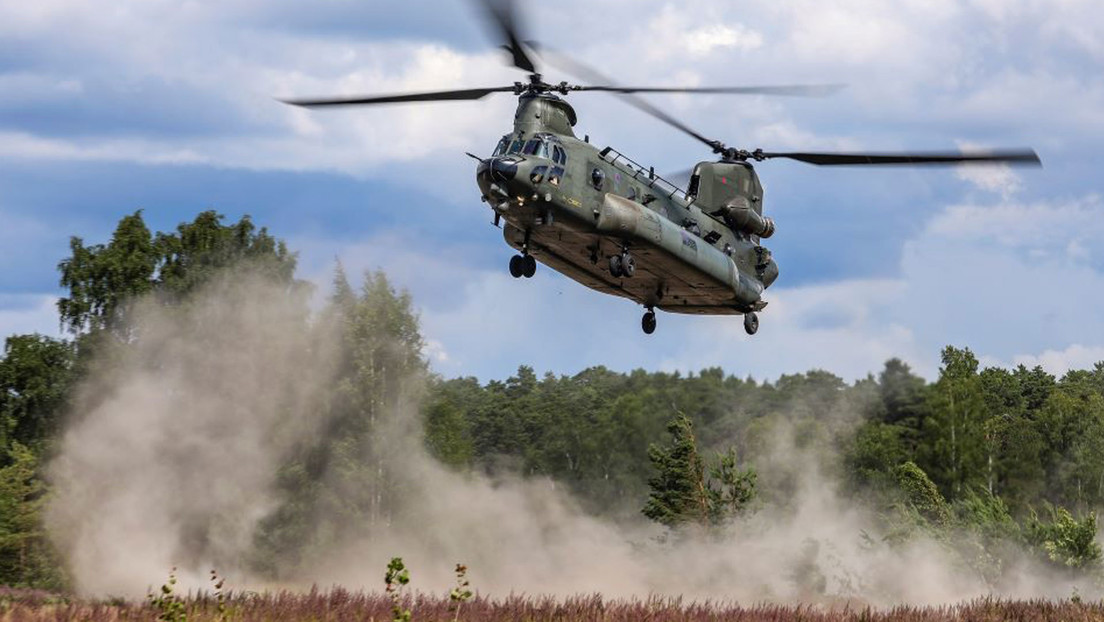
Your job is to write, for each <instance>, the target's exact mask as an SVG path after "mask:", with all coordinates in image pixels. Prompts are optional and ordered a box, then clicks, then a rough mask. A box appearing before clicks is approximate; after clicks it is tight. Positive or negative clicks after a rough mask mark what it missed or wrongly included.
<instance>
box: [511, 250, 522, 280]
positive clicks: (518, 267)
mask: <svg viewBox="0 0 1104 622" xmlns="http://www.w3.org/2000/svg"><path fill="white" fill-rule="evenodd" d="M524 264H525V258H524V257H522V256H521V255H514V256H513V257H511V258H510V276H512V277H514V278H515V279H519V278H521V275H523V274H525V266H524Z"/></svg>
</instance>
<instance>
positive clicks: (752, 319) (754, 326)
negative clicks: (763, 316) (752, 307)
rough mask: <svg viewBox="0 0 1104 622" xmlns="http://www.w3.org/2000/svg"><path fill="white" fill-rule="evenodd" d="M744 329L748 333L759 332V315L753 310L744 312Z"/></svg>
mask: <svg viewBox="0 0 1104 622" xmlns="http://www.w3.org/2000/svg"><path fill="white" fill-rule="evenodd" d="M744 331H745V332H746V333H747V334H749V335H754V334H755V333H757V332H759V316H758V315H756V314H755V312H750V313H745V314H744Z"/></svg>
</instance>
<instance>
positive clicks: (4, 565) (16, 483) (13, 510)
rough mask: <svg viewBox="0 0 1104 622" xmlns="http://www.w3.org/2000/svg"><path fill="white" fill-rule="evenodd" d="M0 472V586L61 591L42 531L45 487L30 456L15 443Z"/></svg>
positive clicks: (56, 567)
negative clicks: (8, 460) (8, 462)
mask: <svg viewBox="0 0 1104 622" xmlns="http://www.w3.org/2000/svg"><path fill="white" fill-rule="evenodd" d="M7 453H8V456H9V459H10V461H11V463H10V464H9V465H8V466H6V467H3V468H0V585H10V586H14V587H38V588H45V589H52V590H62V589H64V588H65V587H66V581H65V577H64V575H63V573H62V571H61V566H60V564H59V563H58V557H57V554H56V553H55V551H54V549H53V546H52V545H51V543H50V540H49V538H48V537H47V535H46V533H45V530H44V529H43V527H42V508H43V505H44V504H45V502H46V484H45V482H43V480H42V479H40V478H39V476H38V474H37V468H38V460H37V458H36V457H35V455H34V453H33V452H32V451H31V450H30V449H28V448H27V447H24V446H23V445H21V444H20V443H18V442H13V443H11V445H9V446H8V447H7Z"/></svg>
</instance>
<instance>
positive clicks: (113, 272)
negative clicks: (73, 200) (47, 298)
mask: <svg viewBox="0 0 1104 622" xmlns="http://www.w3.org/2000/svg"><path fill="white" fill-rule="evenodd" d="M69 250H70V252H71V253H72V254H71V256H70V257H69V258H68V259H65V260H63V261H62V262H61V263H60V264H58V270H59V271H61V286H62V287H65V288H67V289H68V290H69V295H68V296H67V297H64V298H61V299H60V300H58V313H59V314H60V315H61V321H62V323H63V324H64V325H66V326H67V327H68V328H69V330H70V331H72V332H73V333H74V334H76V333H79V332H82V331H85V330H95V329H109V330H122V329H123V328H124V324H125V316H126V313H127V307H128V305H129V303H130V301H132V300H134V299H135V298H136V297H137V296H140V295H142V294H145V293H147V292H149V291H150V290H151V289H152V288H153V279H154V275H155V274H156V272H157V261H158V257H157V251H156V249H155V248H154V243H153V237H152V235H151V234H150V230H149V228H148V227H146V223H145V221H144V220H143V219H142V211H141V210H139V211H137V212H135V213H133V214H131V215H130V216H126V217H124V218H123V219H122V220H120V221H119V225H118V226H117V227H116V228H115V233H114V234H113V235H112V237H111V242H109V243H108V244H106V245H104V244H95V245H92V246H85V245H84V241H83V240H81V239H80V238H78V237H73V238H71V239H70V240H69Z"/></svg>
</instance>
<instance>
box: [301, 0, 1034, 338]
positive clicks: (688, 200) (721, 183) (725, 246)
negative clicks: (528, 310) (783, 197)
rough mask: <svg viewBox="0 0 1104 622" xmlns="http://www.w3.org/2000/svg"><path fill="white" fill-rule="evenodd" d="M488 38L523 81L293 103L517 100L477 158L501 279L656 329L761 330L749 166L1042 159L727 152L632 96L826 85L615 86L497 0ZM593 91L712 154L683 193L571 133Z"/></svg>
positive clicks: (757, 200) (764, 256) (491, 4)
mask: <svg viewBox="0 0 1104 622" xmlns="http://www.w3.org/2000/svg"><path fill="white" fill-rule="evenodd" d="M482 6H483V8H484V10H485V12H486V14H487V15H488V17H489V19H488V20H487V21H488V23H490V24H491V25H492V31H493V32H494V33H495V34H496V35H497V36H499V37H501V38H502V41H503V46H502V47H503V48H504V49H505V50H506V51H507V52H508V54H509V56H510V61H511V63H512V64H513V66H514V67H516V68H518V69H520V70H522V71H525V72H527V73H528V80H527V81H525V82H515V83H514V84H513V85H510V86H500V87H489V88H472V89H463V90H452V91H434V92H422V93H406V94H396V95H380V96H367V97H351V98H350V97H342V98H326V99H292V100H283V101H284V102H285V103H288V104H293V105H297V106H306V107H323V106H349V105H369V104H398V103H408V102H430V101H458V100H477V99H482V98H483V97H486V96H487V95H490V94H492V93H510V94H512V95H514V96H516V97H517V98H518V105H517V110H516V112H515V114H514V119H513V128H512V129H511V131H510V132H509V133H507V134H506V135H504V136H503V137H502V138H501V139H500V140H499V142H498V145H497V146H496V147H495V149H494V151H493V153H492V154H491V155H490V156H489V157H487V158H480V157H478V156H475V155H472V154H470V153H469V154H467V155H469V156H471V157H473V158H475V159H476V160H478V161H479V163H478V165H477V166H476V183H477V184H478V186H479V190H480V194H481V199H482V201H483V202H485V203H487V204H488V205H489V206H490V208H491V210H492V211H493V221H494V224H495V225H496V226H497V225H501V226H502V232H503V236H504V237H505V240H506V243H507V244H509V245H510V246H512V247H513V248H514V249H516V250H517V251H518V254H516V255H514V256H513V257H511V258H510V262H509V269H510V274H511V275H512V276H514V277H515V278H521V277H525V278H529V277H532V276H533V275H534V274H535V272H536V268H537V262H538V261H540V262H541V263H543V264H545V265H546V266H548V267H550V268H552V269H553V270H556V271H557V272H560V273H561V274H564V275H566V276H568V277H570V278H571V279H573V280H575V281H577V282H579V283H581V284H583V285H586V286H587V287H590V288H591V289H594V290H597V291H599V292H602V293H606V294H612V295H615V296H622V297H625V298H628V299H630V300H633V301H635V302H637V303H639V304H641V305H643V306H644V308H645V310H646V312H645V313H644V316H643V318H642V319H641V327H642V329H643V331H644V332H645V333H646V334H652V333H653V332H654V331H655V329H656V314H655V309H661V310H663V311H668V312H672V313H691V314H701V315H743V320H744V329H745V331H746V332H747V333H748V334H749V335H754V334H755V333H756V332H757V331H758V329H759V318H758V315H757V313H758V312H759V311H762V309H763V308H764V307H766V305H767V302H766V301H765V300H763V298H762V295H763V292H764V290H766V289H767V288H768V287H770V286H771V284H772V283H774V282H775V280H776V279H777V278H778V264H777V263H776V262H775V261H774V259H773V257H772V256H771V252H770V251H769V250H768V249H767V248H766V247H765V246H763V245H762V244H761V242H762V240H763V239H766V238H769V237H771V236H772V235H773V234H774V233H775V225H774V221H773V220H771V219H770V218H769V217H766V216H764V215H763V186H762V184H761V183H760V181H759V176H758V175H757V174H756V172H755V168H754V166H753V165H752V162H753V161H754V162H763V161H766V160H770V159H775V158H788V159H791V160H798V161H801V162H807V163H809V164H815V165H821V166H825V165H828V166H831V165H927V164H956V163H971V162H973V163H976V162H1010V163H1020V164H1036V165H1037V164H1040V161H1039V158H1038V156H1037V155H1036V154H1035V152H1034V151H1032V150H1030V149H1022V150H1004V151H991V152H988V153H975V154H965V153H959V152H953V153H952V152H946V153H933V152H920V153H812V152H767V151H763V150H762V149H755V150H751V151H749V150H744V149H736V148H731V147H728V146H726V145H725V144H724V143H723V142H721V141H719V140H715V139H710V138H707V137H705V136H703V135H701V134H699V133H698V132H695V131H694V130H692V129H690V128H689V127H688V126H686V125H684V124H683V123H681V122H680V121H678V120H676V119H674V118H673V117H671V116H670V115H668V114H666V113H664V112H663V111H661V110H659V109H658V108H656V107H654V106H653V105H651V104H650V103H648V102H647V101H646V100H644V99H643V98H640V97H638V96H637V95H636V94H637V93H713V94H757V95H783V96H818V95H825V94H828V93H830V92H832V91H835V90H837V89H838V88H839V86H838V85H794V86H742V87H704V88H663V87H624V86H617V85H615V84H614V83H613V82H612V81H611V80H609V79H608V78H606V77H605V76H602V75H601V74H599V73H598V72H597V71H595V70H593V69H591V68H589V67H587V66H585V65H583V64H582V63H579V62H577V61H574V60H572V59H570V58H568V57H567V56H565V55H562V54H559V53H556V52H552V51H551V50H548V49H545V48H543V47H542V46H538V45H537V44H535V43H533V42H531V41H529V40H527V39H523V38H522V36H521V35H520V33H519V28H518V21H517V19H516V15H515V13H514V11H513V4H512V3H511V2H510V1H509V0H502V1H495V0H483V2H482ZM538 58H540V59H541V60H544V61H549V60H550V59H552V60H553V61H554V64H557V65H559V66H561V67H564V68H565V70H566V72H567V73H571V74H574V75H577V76H580V77H583V78H584V79H586V80H587V81H588V82H591V84H586V85H579V84H569V83H568V82H566V81H563V82H559V83H549V82H546V81H545V80H544V78H543V75H542V74H541V73H540V72H539V71H538V69H537V66H538V65H537V62H536V59H538ZM584 91H599V92H607V93H612V94H615V95H618V96H619V97H621V98H622V99H624V100H625V101H626V102H627V103H629V104H630V105H633V106H635V107H636V108H638V109H640V110H642V111H644V112H646V113H648V114H650V115H652V116H653V117H655V118H657V119H659V120H660V121H662V122H664V123H666V124H668V125H670V126H672V127H674V128H676V129H678V130H680V131H682V132H683V133H685V134H687V135H689V136H691V137H692V138H694V139H696V140H698V141H700V142H701V143H703V144H705V145H706V146H707V147H708V148H709V149H710V150H711V151H712V152H713V153H714V154H716V155H717V156H718V157H719V158H718V159H717V160H716V161H703V162H699V163H698V164H697V165H695V166H694V168H693V169H692V171H691V175H690V178H689V184H688V186H687V187H686V188H685V189H683V188H681V187H679V186H677V185H675V184H673V183H671V182H669V181H667V180H666V179H664V178H663V177H661V176H660V175H657V174H656V172H655V169H654V168H653V167H646V166H643V165H641V164H638V163H637V162H635V161H633V160H632V159H630V158H629V157H628V156H626V155H624V154H622V153H620V152H619V151H617V150H615V149H614V148H612V147H604V148H601V149H600V148H598V147H596V146H595V145H593V144H591V143H590V139H589V136H584V138H582V139H580V138H578V137H577V136H576V135H575V133H574V130H573V128H574V126H575V125H576V122H577V120H578V117H577V115H576V113H575V109H574V108H573V107H572V106H571V105H570V104H568V103H567V101H566V100H565V97H566V96H567V95H568V94H571V93H578V92H584Z"/></svg>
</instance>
